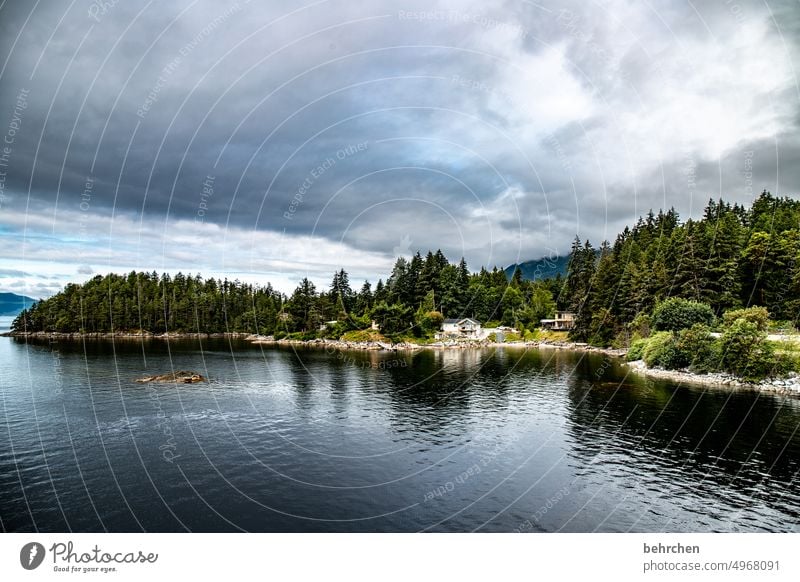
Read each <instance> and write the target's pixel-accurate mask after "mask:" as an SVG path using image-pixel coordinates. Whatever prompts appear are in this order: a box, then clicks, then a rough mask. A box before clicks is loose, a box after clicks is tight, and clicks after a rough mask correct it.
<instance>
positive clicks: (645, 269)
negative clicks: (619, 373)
mask: <svg viewBox="0 0 800 582" xmlns="http://www.w3.org/2000/svg"><path fill="white" fill-rule="evenodd" d="M799 261H800V202H798V201H796V200H792V199H791V198H788V197H778V196H773V195H772V194H770V193H769V192H767V191H764V192H762V193H761V195H760V196H759V197H758V198H757V199H756V200H755V201H754V203H753V204H752V206H751V207H750V208H746V207H744V206H742V205H739V204H733V205H731V204H729V203H727V202H725V201H724V200H722V199H720V200H716V201H715V200H709V201H708V204H707V205H706V207H705V209H704V211H703V217H702V218H701V219H699V220H692V219H689V220H686V221H685V222H681V221H680V220H679V216H678V213H677V212H675V210H674V209H670V210H668V211H666V212H664V211H660V212H659V213H658V214H654V213H653V212H650V213H649V214H648V215H647V216H646V217H642V218H640V219H639V221H638V222H637V223H636V225H635V226H634V227H633V228H628V227H626V228H625V229H624V230H623V231H622V232H621V233H620V234H619V235H618V236H617V238H616V240H615V241H614V244H613V245H611V244H609V243H608V242H607V241H604V242H603V243H602V244H601V245H600V247H599V249H595V248H594V247H593V246H592V244H591V243H590V242H589V241H588V240H586V241H585V242H583V243H582V242H581V241H580V239H578V238H576V239H575V241H574V242H573V245H572V249H571V252H570V260H569V264H568V270H567V274H566V277H565V278H564V280H563V281H560V283H559V285H558V288H559V291H558V292H557V293H556V299H557V303H558V306H559V307H560V308H561V309H565V310H569V311H573V312H574V313H575V314H576V325H575V328H574V329H573V330H572V332H571V337H572V338H573V339H574V340H577V341H584V342H589V343H592V344H595V345H604V346H607V345H620V346H627V345H629V343H630V340H631V338H632V337H634V336H636V335H637V334H638V335H642V327H643V326H647V324H648V318H649V317H650V314H651V313H652V312H653V310H654V309H655V308H656V306H657V305H658V304H660V303H661V302H663V301H665V300H666V299H667V298H682V299H687V300H692V301H696V302H699V303H703V304H706V305H708V306H709V307H710V308H711V311H712V312H713V313H714V314H715V315H716V316H721V315H722V314H723V313H724V312H726V311H729V310H736V309H739V308H743V307H751V306H762V307H765V308H766V309H767V310H768V312H769V314H770V317H771V318H772V319H773V320H778V321H783V322H784V325H785V326H787V327H790V326H791V327H796V325H797V318H798V312H799V310H800V269H798V268H797V265H798V262H799Z"/></svg>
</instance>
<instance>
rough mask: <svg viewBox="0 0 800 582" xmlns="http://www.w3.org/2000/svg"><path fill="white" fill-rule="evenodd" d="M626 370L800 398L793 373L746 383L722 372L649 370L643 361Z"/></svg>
mask: <svg viewBox="0 0 800 582" xmlns="http://www.w3.org/2000/svg"><path fill="white" fill-rule="evenodd" d="M623 365H624V366H625V367H626V368H628V369H629V370H631V371H632V372H633V373H634V374H637V375H639V376H644V377H646V378H654V379H658V380H668V381H670V382H674V383H676V384H691V385H694V386H705V387H711V388H720V389H728V390H750V391H755V392H769V393H773V394H786V395H792V396H800V376H798V375H797V374H796V373H792V374H790V375H789V376H787V377H785V378H768V379H766V380H762V381H761V382H758V383H752V382H744V381H742V380H739V379H738V378H736V377H735V376H731V375H730V374H725V373H722V372H710V373H708V374H695V373H694V372H689V371H688V370H664V369H663V368H648V367H647V366H646V365H645V363H644V362H643V361H642V360H635V361H633V362H624V364H623Z"/></svg>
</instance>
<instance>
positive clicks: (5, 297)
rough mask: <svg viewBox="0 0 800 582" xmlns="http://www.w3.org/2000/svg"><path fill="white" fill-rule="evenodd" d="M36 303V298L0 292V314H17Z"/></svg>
mask: <svg viewBox="0 0 800 582" xmlns="http://www.w3.org/2000/svg"><path fill="white" fill-rule="evenodd" d="M34 303H36V299H31V298H30V297H25V296H24V295H17V294H16V293H0V316H2V315H5V316H8V315H17V314H18V313H19V312H20V311H22V310H23V309H27V308H28V307H30V306H31V305H33V304H34Z"/></svg>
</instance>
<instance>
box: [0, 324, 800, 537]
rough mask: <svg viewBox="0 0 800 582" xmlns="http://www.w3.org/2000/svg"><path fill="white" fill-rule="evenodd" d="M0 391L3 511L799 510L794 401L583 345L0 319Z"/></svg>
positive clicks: (591, 519)
mask: <svg viewBox="0 0 800 582" xmlns="http://www.w3.org/2000/svg"><path fill="white" fill-rule="evenodd" d="M170 370H194V371H198V372H200V373H202V374H203V375H205V376H207V377H208V378H209V379H210V382H209V383H207V384H193V385H189V384H186V385H158V386H154V385H142V384H137V383H135V382H134V381H133V380H134V379H136V378H137V377H140V376H143V375H148V374H157V373H164V372H168V371H170ZM0 396H2V401H1V402H0V420H1V423H2V426H0V525H2V529H3V530H6V531H34V530H40V531H69V530H72V531H105V530H108V531H140V530H147V531H184V530H191V531H237V530H246V531H419V530H427V531H473V530H480V531H514V530H520V531H575V532H590V531H640V532H651V531H701V532H702V531H797V530H798V529H799V528H798V521H799V520H800V486H799V485H798V482H797V473H798V469H800V435H799V434H798V428H799V427H800V400H798V399H792V398H789V399H786V398H784V397H781V396H777V397H776V396H772V395H760V396H759V395H757V394H754V393H729V392H726V391H721V390H707V389H706V390H704V389H702V388H689V387H680V386H675V385H670V384H666V383H660V382H659V383H654V382H650V381H646V380H642V379H639V378H634V377H632V376H626V370H625V368H624V367H622V366H620V365H619V364H618V363H617V362H615V361H612V360H608V359H606V358H604V357H601V356H597V355H591V356H589V355H586V354H579V353H570V352H559V351H553V350H541V351H539V350H531V351H527V352H526V351H524V350H519V349H506V350H484V351H445V352H442V351H439V352H435V351H428V350H424V351H418V352H416V353H414V354H407V355H400V356H398V355H395V354H376V353H374V352H372V353H361V352H354V353H349V352H348V353H343V352H333V353H328V352H326V351H325V350H321V349H302V350H293V349H286V348H259V347H256V346H250V345H247V344H238V343H234V344H231V343H229V342H227V341H222V340H221V341H216V342H205V341H204V342H203V343H202V345H201V344H200V343H198V342H172V343H170V344H166V343H160V342H150V343H146V344H145V345H142V344H141V343H137V342H116V343H111V342H97V341H94V342H89V341H87V342H59V343H50V342H47V341H43V342H38V343H27V344H26V343H25V342H22V341H19V340H13V339H10V338H0Z"/></svg>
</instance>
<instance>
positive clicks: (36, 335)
mask: <svg viewBox="0 0 800 582" xmlns="http://www.w3.org/2000/svg"><path fill="white" fill-rule="evenodd" d="M0 337H11V338H20V339H28V338H31V339H48V340H68V341H77V340H84V339H91V340H117V339H119V340H181V339H238V340H245V341H248V342H249V343H250V344H252V345H274V346H302V347H311V348H314V347H317V348H320V347H321V348H330V347H333V348H334V349H342V350H355V351H386V352H397V351H409V350H421V349H431V350H466V349H488V348H545V349H553V350H570V351H580V352H587V353H598V354H603V355H606V356H611V357H617V358H622V357H624V356H625V354H626V353H627V351H628V350H626V349H617V348H598V347H595V346H590V345H588V344H586V343H580V342H564V341H547V340H543V341H536V340H529V341H514V342H490V341H488V340H461V341H459V340H449V341H436V342H432V343H424V344H423V343H414V342H398V343H393V342H391V341H385V342H382V341H348V340H342V339H330V338H316V339H311V340H299V339H287V338H283V339H279V340H276V339H274V338H273V337H272V336H262V335H258V334H252V333H248V332H215V333H198V332H165V333H163V334H155V333H152V332H93V333H81V332H55V331H54V332H49V331H35V332H21V333H19V332H16V333H15V332H5V333H0Z"/></svg>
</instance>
